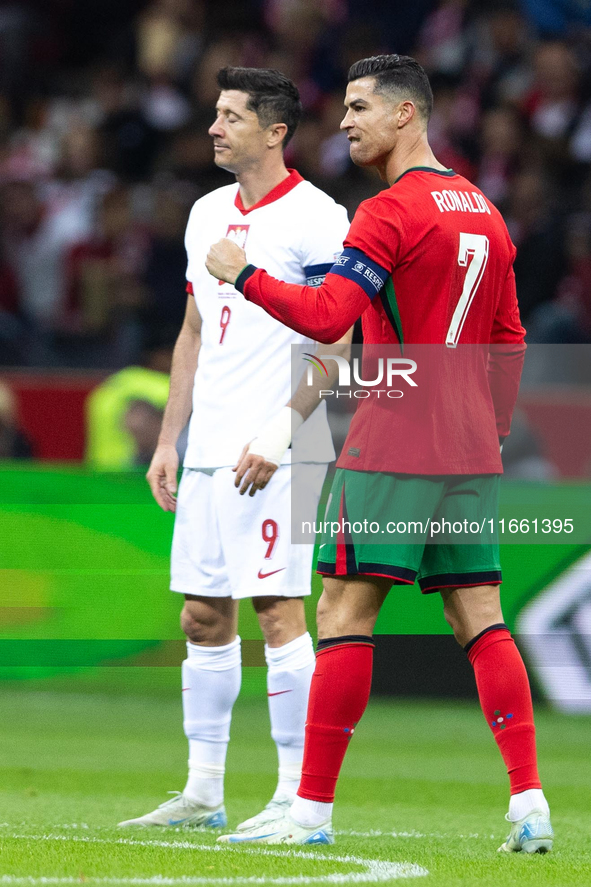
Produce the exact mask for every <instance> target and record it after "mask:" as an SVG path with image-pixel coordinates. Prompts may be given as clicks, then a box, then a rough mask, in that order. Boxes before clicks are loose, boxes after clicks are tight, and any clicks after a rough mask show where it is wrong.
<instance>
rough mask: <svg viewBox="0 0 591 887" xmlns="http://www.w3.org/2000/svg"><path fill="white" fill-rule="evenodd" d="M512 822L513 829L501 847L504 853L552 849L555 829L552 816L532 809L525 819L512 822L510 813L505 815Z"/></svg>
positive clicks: (546, 851)
mask: <svg viewBox="0 0 591 887" xmlns="http://www.w3.org/2000/svg"><path fill="white" fill-rule="evenodd" d="M505 819H506V820H507V822H510V823H511V831H510V832H509V835H508V837H507V840H506V841H505V842H504V843H503V844H501V846H500V847H499V852H504V853H520V852H521V851H523V852H524V853H548V851H549V850H552V844H553V838H554V831H553V830H552V825H551V824H550V817H549V815H548V814H547V813H543V812H542V811H541V810H532V812H531V813H528V814H527V816H524V817H523V819H518V820H516V821H515V822H512V821H511V820H510V819H509V814H508V813H507V815H506V816H505Z"/></svg>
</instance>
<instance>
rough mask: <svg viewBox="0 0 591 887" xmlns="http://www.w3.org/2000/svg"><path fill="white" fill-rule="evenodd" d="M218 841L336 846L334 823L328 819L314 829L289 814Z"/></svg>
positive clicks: (223, 842)
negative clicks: (301, 823)
mask: <svg viewBox="0 0 591 887" xmlns="http://www.w3.org/2000/svg"><path fill="white" fill-rule="evenodd" d="M218 841H219V842H221V843H222V844H245V843H247V842H251V843H254V842H256V843H258V844H334V833H333V830H332V821H331V820H330V819H326V820H325V821H324V822H322V823H320V825H317V826H314V828H307V827H306V826H304V825H300V824H299V823H297V822H296V821H295V820H294V819H292V818H291V815H290V814H289V813H287V814H285V816H282V817H280V818H279V819H275V820H273V821H267V822H266V823H265V824H263V825H259V826H256V827H255V828H251V829H248V831H241V832H238V833H237V834H233V835H221V836H220V837H219V838H218Z"/></svg>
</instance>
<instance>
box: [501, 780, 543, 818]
mask: <svg viewBox="0 0 591 887" xmlns="http://www.w3.org/2000/svg"><path fill="white" fill-rule="evenodd" d="M532 810H541V812H542V813H545V814H546V815H547V816H548V815H549V814H550V808H549V807H548V801H547V800H546V798H545V797H544V792H543V791H542V789H541V788H529V789H527V791H524V792H519V794H517V795H511V798H510V800H509V819H510V820H511V822H517V820H518V819H523V817H524V816H527V815H528V814H529V813H531V812H532Z"/></svg>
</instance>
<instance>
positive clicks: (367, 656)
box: [207, 55, 553, 853]
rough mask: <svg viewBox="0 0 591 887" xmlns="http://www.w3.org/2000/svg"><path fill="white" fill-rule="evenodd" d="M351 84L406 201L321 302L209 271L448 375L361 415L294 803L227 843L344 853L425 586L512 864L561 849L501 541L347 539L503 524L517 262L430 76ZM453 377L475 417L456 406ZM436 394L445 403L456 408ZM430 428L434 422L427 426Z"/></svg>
mask: <svg viewBox="0 0 591 887" xmlns="http://www.w3.org/2000/svg"><path fill="white" fill-rule="evenodd" d="M348 79H349V83H348V87H347V94H346V99H345V106H346V108H347V112H346V115H345V118H344V120H343V122H342V124H341V127H342V128H343V129H344V130H345V131H346V132H347V135H348V138H349V141H350V143H351V148H350V151H351V157H352V159H353V161H354V162H355V163H356V164H358V165H360V166H375V167H376V168H377V169H378V171H379V173H380V176H381V178H382V179H383V180H384V181H386V182H387V183H388V185H389V186H390V187H389V188H388V189H386V190H384V191H382V192H381V193H380V194H378V195H377V196H376V197H373V198H371V199H370V200H367V201H365V202H364V203H362V204H361V206H360V207H359V209H358V211H357V213H356V214H355V217H354V219H353V222H352V224H351V228H350V230H349V233H348V235H347V237H346V239H345V243H344V249H343V253H342V255H341V256H340V258H339V259H338V260H337V262H336V263H335V265H334V266H333V267H332V269H331V271H330V272H329V273H328V274H327V276H326V279H325V282H324V283H323V284H322V285H321V286H320V287H318V288H316V289H312V288H311V287H306V286H304V287H302V286H295V285H291V284H286V283H283V282H281V281H278V280H275V279H274V278H272V277H270V276H269V275H268V274H267V273H266V272H265V271H264V270H262V269H257V268H255V267H254V266H252V265H248V264H247V259H246V255H245V253H244V252H243V251H242V250H240V249H239V248H238V247H236V245H235V244H232V243H230V242H229V241H227V240H222V241H220V242H219V243H217V244H215V245H214V246H213V247H212V248H211V250H210V253H209V256H208V259H207V267H208V270H209V271H210V273H211V274H213V275H214V276H215V277H218V278H221V279H224V280H227V281H235V285H236V287H237V289H239V290H240V291H241V292H242V293H243V295H244V296H245V298H246V299H248V300H249V301H251V302H254V303H255V304H257V305H259V306H261V307H262V308H264V309H265V310H266V311H267V312H268V313H269V314H271V315H272V316H273V317H276V318H278V319H281V321H282V322H283V323H285V324H286V325H288V326H291V327H292V328H293V329H296V330H297V331H298V332H301V333H304V334H305V335H310V336H312V337H314V338H316V339H317V340H320V341H323V342H334V341H336V340H337V339H338V338H339V336H341V335H342V334H343V332H344V331H345V330H346V329H348V327H349V326H350V325H351V324H352V323H353V322H354V321H355V320H356V319H357V318H358V317H359V316H360V315H361V316H362V323H363V334H364V341H365V342H366V343H371V345H370V348H371V349H372V350H374V351H375V348H374V345H378V344H379V345H384V346H387V345H393V346H398V349H399V351H398V354H400V349H401V348H402V346H403V345H404V352H403V353H404V357H405V358H407V357H409V349H412V348H414V347H415V346H417V347H418V346H421V345H431V346H434V347H435V346H439V348H438V349H437V350H436V353H437V357H436V358H433V359H432V360H430V361H427V363H434V364H435V371H431V374H430V376H429V374H427V378H428V379H429V381H430V383H431V384H430V385H427V386H424V385H423V386H422V387H421V386H419V387H418V388H416V390H417V391H421V392H422V393H421V397H420V398H419V399H418V400H417V399H416V398H415V401H414V403H415V409H414V413H413V407H412V403H413V402H412V401H409V403H411V406H410V408H409V409H407V410H405V411H401V413H400V415H398V414H397V413H396V412H395V411H393V410H391V409H390V410H384V408H383V401H380V400H379V399H378V398H375V397H374V398H369V399H367V400H364V401H362V402H361V404H360V406H359V408H358V410H357V413H356V415H355V417H354V419H353V422H352V425H351V429H350V432H349V436H348V438H347V440H346V442H345V445H344V448H343V453H342V455H341V457H340V459H339V462H338V463H337V473H336V475H335V480H334V483H333V488H332V496H331V500H330V504H329V508H328V512H327V518H328V519H329V520H332V519H335V518H338V520H339V521H340V522H342V527H343V528H342V531H339V534H338V536H337V539H336V543H335V541H334V539H333V538H332V537H329V536H328V535H325V536H324V537H323V544H322V546H321V558H320V561H319V571H320V572H322V573H323V574H324V576H325V579H324V591H323V594H322V597H321V599H320V602H319V606H318V635H319V642H318V652H317V664H316V671H315V673H314V677H313V679H312V688H311V692H310V701H309V706H308V718H307V725H306V746H305V752H304V765H303V774H302V781H301V783H300V788H299V791H298V796H297V798H296V801H295V802H294V805H293V807H292V808H291V811H290V813H289V814H288V815H287V816H286V817H283V818H282V819H280V820H278V821H277V822H275V823H271V824H269V823H267V824H266V827H265V828H264V829H258V830H257V829H254V830H253V831H252V833H248V834H245V833H241V834H240V835H230V836H224V838H223V839H221V840H226V841H229V842H231V843H237V842H238V841H245V840H250V841H261V842H265V843H297V844H305V843H332V841H333V833H332V802H333V799H334V791H335V786H336V781H337V778H338V774H339V771H340V767H341V764H342V761H343V759H344V756H345V752H346V749H347V745H348V742H349V740H350V737H351V735H352V734H353V731H354V728H355V725H356V724H357V722H358V721H359V720H360V718H361V716H362V714H363V712H364V710H365V707H366V705H367V700H368V697H369V691H370V684H371V671H372V653H373V644H372V632H373V629H374V625H375V622H376V619H377V616H378V613H379V610H380V607H381V605H382V603H383V601H384V600H385V598H386V596H387V594H388V592H389V591H390V588H391V587H392V585H396V584H403V583H409V582H410V583H412V582H414V580H415V578H418V581H419V584H420V586H421V589H422V591H423V592H435V591H438V592H439V593H440V594H441V596H442V599H443V608H444V615H445V618H446V620H447V622H448V623H449V624H450V625H451V627H452V629H453V632H454V636H455V638H456V640H457V641H458V642H459V643H460V644H461V645H462V646H463V647H464V649H465V650H466V653H467V654H468V658H469V660H470V662H471V664H472V665H473V667H474V671H475V677H476V684H477V688H478V694H479V697H480V702H481V706H482V710H483V712H484V715H485V718H486V720H487V721H488V722H489V725H490V726H491V728H492V730H493V734H494V736H495V739H496V741H497V744H498V746H499V749H500V751H501V754H502V756H503V759H504V761H505V764H506V766H507V770H508V773H509V778H510V784H511V798H510V803H509V814H508V816H507V819H508V820H509V821H510V822H511V832H510V835H509V836H508V838H507V840H506V841H505V842H504V844H503V845H502V847H501V848H499V849H501V850H504V851H508V852H511V851H522V850H523V851H525V852H528V853H531V852H535V851H539V852H545V851H547V850H550V849H551V847H552V838H553V832H552V827H551V824H550V818H549V809H548V804H547V802H546V799H545V797H544V795H543V792H542V789H541V783H540V780H539V776H538V771H537V763H536V747H535V730H534V723H533V711H532V703H531V694H530V689H529V684H528V679H527V674H526V672H525V668H524V665H523V662H522V659H521V656H520V654H519V652H518V650H517V647H516V646H515V644H514V641H513V639H512V637H511V635H510V633H509V631H508V629H507V627H506V625H505V624H504V622H503V615H502V612H501V606H500V598H499V585H500V582H501V573H500V565H499V562H498V545H497V544H496V541H495V539H492V540H484V541H482V542H480V543H476V544H474V545H459V544H455V545H454V544H450V543H449V542H448V543H446V544H440V545H427V544H426V543H427V542H428V541H429V540H428V539H427V533H426V532H425V538H424V539H423V540H422V542H423V544H417V540H416V539H414V540H412V542H413V543H414V544H409V540H408V539H403V540H402V541H400V540H397V544H394V545H389V546H386V545H373V546H371V548H370V546H369V545H368V544H367V543H366V541H365V540H361V541H360V540H359V538H355V536H354V535H353V534H351V531H350V524H349V522H354V521H355V520H359V519H360V518H361V517H363V516H366V515H363V508H365V509H366V511H367V509H370V508H371V507H373V504H372V503H375V502H376V501H378V500H380V501H381V502H382V503H383V508H384V509H385V511H386V512H387V513H388V514H390V515H392V516H395V515H396V513H397V512H400V509H401V508H402V509H406V510H407V512H408V510H409V509H411V510H412V508H413V507H416V503H417V502H420V511H421V515H420V516H421V518H428V520H429V521H431V520H436V521H444V520H447V519H450V518H451V519H453V518H455V517H456V516H458V514H460V515H462V514H463V515H464V516H465V517H468V518H469V519H470V520H471V519H472V517H474V518H475V519H476V518H477V519H478V520H480V519H481V518H482V519H483V520H485V519H487V516H488V515H492V513H493V510H494V505H495V503H496V498H497V485H498V480H499V475H500V473H501V471H502V466H501V460H500V456H499V442H501V444H502V439H503V438H504V437H505V436H506V435H507V434H508V432H509V425H510V420H511V413H512V410H513V407H514V404H515V399H516V396H517V390H518V385H519V377H520V373H521V365H522V360H523V352H524V350H525V345H524V334H525V333H524V330H523V328H522V327H521V324H520V321H519V311H518V306H517V299H516V294H515V278H514V274H513V267H512V265H513V259H514V256H515V248H514V247H513V244H512V243H511V240H510V238H509V235H508V233H507V229H506V227H505V225H504V222H503V220H502V218H501V216H500V214H499V213H498V211H497V210H496V209H495V208H494V207H493V206H492V205H491V204H490V202H489V201H488V200H487V199H486V198H485V197H484V195H483V194H482V193H481V192H480V191H479V190H478V189H477V188H475V187H474V186H473V185H472V184H471V183H470V182H468V181H467V180H466V179H464V178H462V177H461V176H459V175H456V174H455V173H454V172H453V170H450V169H446V168H444V167H443V166H442V165H441V164H440V163H439V162H438V161H437V159H436V157H435V156H434V155H433V152H432V151H431V148H430V146H429V142H428V139H427V122H428V119H429V115H430V112H431V108H432V93H431V88H430V85H429V82H428V79H427V76H426V74H425V72H424V71H423V69H422V68H421V66H420V65H419V64H418V63H417V62H416V61H415V60H414V59H411V58H408V57H404V56H397V55H384V56H376V57H373V58H369V59H364V60H362V61H360V62H357V63H355V64H354V65H353V66H352V68H351V70H350V71H349V78H348ZM460 346H461V347H460ZM462 349H464V350H463V351H462ZM483 349H484V351H485V353H486V360H484V359H482V353H483ZM376 353H380V352H376ZM461 354H463V355H468V356H467V357H466V356H464V357H462V356H460V355H461ZM450 367H451V369H450ZM468 370H469V374H467V372H468ZM366 378H367V376H366ZM446 379H447V381H446ZM450 380H451V381H450ZM453 380H455V384H456V386H457V390H458V397H457V400H459V401H460V402H461V403H462V405H463V406H462V409H463V410H464V413H461V414H458V412H457V410H456V411H454V409H453V408H451V407H453V402H454V398H453V397H451V396H450V391H451V385H453V384H454V381H453ZM414 390H415V389H413V391H414ZM433 390H436V392H437V393H438V394H439V393H440V392H443V393H444V394H446V396H445V397H443V398H442V399H441V401H442V403H441V404H439V402H438V401H439V399H438V397H434V396H433V395H432V392H433ZM425 391H426V393H425ZM452 393H453V392H452ZM417 404H418V406H417ZM466 410H469V412H466ZM413 415H414V419H413ZM419 415H422V416H423V417H425V416H428V421H427V422H425V420H424V418H423V421H422V424H421V423H419V422H418V419H417V417H418V416H419ZM468 416H469V420H470V421H466V420H467V419H468ZM413 421H414V422H415V425H414V431H415V433H414V434H412V429H413ZM400 431H403V432H404V434H400V433H398V432H400ZM385 438H386V439H389V441H392V442H390V443H386V444H385V443H384V440H385ZM368 503H369V504H368ZM388 509H390V511H389V512H388ZM491 509H492V510H491ZM346 524H348V525H349V531H348V532H346V531H345V525H346Z"/></svg>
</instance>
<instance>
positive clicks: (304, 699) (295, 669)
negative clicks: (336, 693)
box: [265, 632, 316, 798]
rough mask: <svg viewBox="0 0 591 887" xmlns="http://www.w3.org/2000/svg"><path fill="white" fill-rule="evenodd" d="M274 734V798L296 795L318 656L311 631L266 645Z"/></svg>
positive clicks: (272, 730)
mask: <svg viewBox="0 0 591 887" xmlns="http://www.w3.org/2000/svg"><path fill="white" fill-rule="evenodd" d="M265 659H266V660H267V666H268V672H267V695H268V698H269V715H270V717H271V736H272V737H273V739H274V740H275V743H276V745H277V755H278V758H279V781H278V783H277V788H276V790H275V794H274V796H273V797H275V798H277V797H290V798H293V797H295V794H296V792H297V790H298V785H299V784H300V777H301V774H302V758H303V756H304V732H305V724H306V712H307V710H308V694H309V692H310V681H311V680H312V674H313V672H314V666H315V663H316V658H315V656H314V645H313V643H312V638H311V637H310V635H309V633H308V632H306V633H305V634H303V635H301V636H300V637H299V638H296V639H295V640H293V641H290V642H289V643H288V644H284V645H283V646H282V647H269V646H267V645H265Z"/></svg>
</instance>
